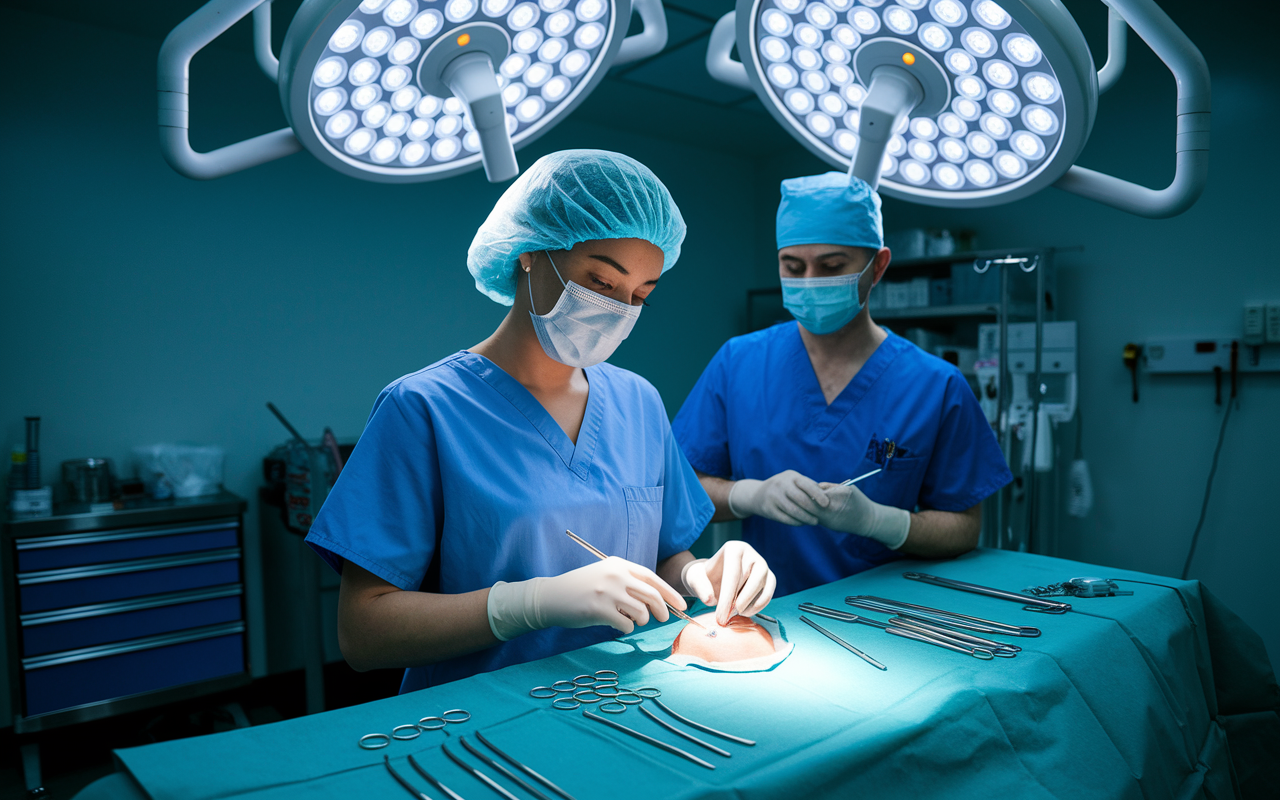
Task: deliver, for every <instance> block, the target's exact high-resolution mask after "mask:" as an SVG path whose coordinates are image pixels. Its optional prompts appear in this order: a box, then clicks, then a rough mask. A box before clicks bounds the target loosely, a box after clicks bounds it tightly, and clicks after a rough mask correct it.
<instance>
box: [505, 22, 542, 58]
mask: <svg viewBox="0 0 1280 800" xmlns="http://www.w3.org/2000/svg"><path fill="white" fill-rule="evenodd" d="M541 46H542V31H540V30H538V29H537V28H528V29H526V30H523V31H520V32H519V33H517V34H516V35H515V36H512V37H511V49H513V50H515V51H516V52H517V53H532V52H533V51H534V50H537V49H538V48H539V47H541Z"/></svg>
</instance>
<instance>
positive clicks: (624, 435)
mask: <svg viewBox="0 0 1280 800" xmlns="http://www.w3.org/2000/svg"><path fill="white" fill-rule="evenodd" d="M586 375H587V380H588V382H589V383H590V389H589V392H588V396H587V407H586V414H585V416H584V417H583V420H582V429H581V431H580V432H579V433H578V442H577V445H576V446H575V445H574V443H573V442H572V441H571V440H570V439H569V437H568V436H567V435H566V434H565V432H564V430H563V429H562V428H561V427H560V425H559V424H558V423H556V421H555V420H554V419H553V418H552V417H551V415H550V414H548V413H547V411H546V409H545V408H543V406H542V404H541V403H539V402H538V401H537V399H535V398H534V396H533V395H532V394H530V393H529V391H528V390H527V389H525V388H524V386H522V385H521V384H520V383H519V382H518V381H516V380H515V379H514V378H512V377H511V376H510V375H508V374H507V373H506V372H503V371H502V369H501V368H499V367H498V366H497V365H495V364H494V363H493V362H492V361H490V360H488V359H487V358H484V357H483V356H479V355H476V354H474V353H470V352H466V351H463V352H460V353H456V354H454V355H452V356H450V357H448V358H446V359H444V360H442V361H440V362H438V363H436V364H433V365H431V366H429V367H427V368H426V369H423V370H421V371H419V372H415V373H413V374H412V375H407V376H405V377H403V378H401V379H400V380H398V381H396V382H395V383H393V384H391V385H390V386H388V387H387V388H386V389H384V390H383V391H382V393H381V394H380V395H379V396H378V400H377V402H376V403H374V406H373V411H372V413H371V414H370V416H369V422H368V424H367V425H366V427H365V429H364V433H363V434H362V435H361V436H360V441H359V443H358V444H357V445H356V448H355V450H354V451H353V452H352V454H351V458H350V460H348V461H347V463H346V466H345V467H344V468H343V470H342V474H341V475H340V476H339V477H338V480H337V482H336V484H335V485H334V487H333V491H332V492H330V494H329V496H328V498H327V499H326V500H325V502H324V506H323V507H322V508H321V509H320V513H319V514H317V515H316V520H315V523H314V524H313V525H312V526H311V532H310V533H309V534H308V535H307V542H308V543H309V544H310V545H311V546H312V547H313V548H315V550H316V552H318V553H319V554H320V556H321V557H322V558H324V560H325V561H326V562H328V563H329V565H330V566H332V567H333V568H334V569H335V570H337V571H339V572H341V571H342V565H343V561H344V560H345V561H350V562H351V563H353V564H357V565H359V566H360V567H363V568H364V569H366V570H368V571H369V572H372V573H373V574H375V575H377V576H379V577H380V578H382V579H383V580H385V581H387V582H389V583H391V584H392V585H394V586H396V587H397V588H400V589H403V590H406V591H415V590H421V591H429V592H439V593H444V594H457V593H462V592H470V591H474V590H477V589H484V588H487V587H490V586H492V585H493V584H494V583H496V582H497V581H523V580H528V579H530V578H535V577H550V576H554V575H560V574H562V573H564V572H567V571H569V570H572V569H577V568H578V567H582V566H586V565H587V564H590V563H593V562H594V561H595V560H596V559H595V557H594V556H592V555H591V554H590V553H588V552H587V551H586V550H584V549H583V548H582V547H580V546H579V545H577V544H575V543H574V542H573V541H572V540H571V539H569V537H567V536H565V533H564V532H565V530H566V529H568V530H572V531H573V532H574V533H576V534H578V535H579V536H581V537H582V538H583V539H586V540H587V541H588V542H590V543H591V544H593V545H595V546H596V547H597V548H599V549H600V550H602V551H603V552H605V553H606V554H608V555H614V556H620V557H622V558H625V559H627V560H628V561H633V562H635V563H637V564H641V565H643V566H646V567H649V568H650V569H654V568H655V567H656V566H657V564H658V562H660V561H662V560H663V559H666V558H668V557H670V556H672V555H674V554H676V553H679V552H681V551H683V550H687V549H689V546H690V545H691V544H693V542H694V541H695V540H696V539H697V538H698V536H699V534H701V533H702V529H703V528H704V527H706V524H707V522H708V521H709V520H710V519H711V515H712V514H713V513H714V508H713V506H712V504H711V500H710V498H708V497H707V495H706V492H704V491H703V489H702V486H701V484H700V483H699V482H698V478H697V476H696V475H695V474H694V472H693V470H692V469H691V468H690V467H689V462H688V461H686V460H685V457H684V455H683V454H682V453H681V452H680V448H679V447H678V446H677V445H676V442H675V440H674V438H673V437H672V435H671V427H670V424H669V423H668V421H667V414H666V410H665V409H664V408H663V405H662V399H661V398H660V397H659V396H658V392H657V390H656V389H654V388H653V386H652V385H650V384H649V383H648V382H647V381H645V380H644V379H643V378H640V377H639V376H637V375H635V374H633V373H630V372H627V371H626V370H622V369H618V368H617V367H613V366H610V365H608V364H600V365H598V366H594V367H587V368H586ZM616 635H618V634H617V631H615V630H614V629H612V628H610V627H607V626H595V627H591V628H576V629H569V628H558V627H557V628H549V629H546V630H541V631H534V632H532V633H526V634H524V635H522V636H517V637H516V638H514V639H512V640H511V641H509V642H504V643H501V644H499V645H497V646H494V647H491V648H489V649H487V650H481V651H479V652H476V653H471V654H468V655H464V656H459V657H457V658H453V659H450V660H448V661H444V662H440V663H436V664H431V665H428V666H425V667H413V668H410V669H408V670H406V671H405V676H404V681H403V683H402V684H401V687H400V691H401V692H402V693H403V692H407V691H412V690H415V689H421V688H424V687H426V686H432V685H437V684H441V683H445V682H447V681H452V680H457V679H458V678H464V677H467V676H469V675H474V674H476V673H479V672H488V671H490V670H495V669H499V668H501V667H505V666H508V665H510V664H519V663H522V662H525V661H532V660H534V659H538V658H543V657H545V656H550V655H555V654H557V653H562V652H565V651H567V650H573V649H577V648H580V647H585V646H587V645H591V644H596V643H598V642H601V641H604V640H605V639H609V638H612V637H614V636H616Z"/></svg>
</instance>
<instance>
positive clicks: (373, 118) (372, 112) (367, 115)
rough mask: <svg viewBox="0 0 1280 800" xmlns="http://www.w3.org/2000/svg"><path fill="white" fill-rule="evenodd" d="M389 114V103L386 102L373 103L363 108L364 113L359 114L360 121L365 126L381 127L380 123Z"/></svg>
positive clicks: (384, 120) (385, 119)
mask: <svg viewBox="0 0 1280 800" xmlns="http://www.w3.org/2000/svg"><path fill="white" fill-rule="evenodd" d="M390 116H391V105H390V104H388V103H374V104H373V105H371V106H369V107H368V108H367V109H365V112H364V114H362V115H360V122H361V123H363V124H364V126H365V127H366V128H381V127H382V124H383V123H384V122H386V121H387V119H388V118H389V117H390Z"/></svg>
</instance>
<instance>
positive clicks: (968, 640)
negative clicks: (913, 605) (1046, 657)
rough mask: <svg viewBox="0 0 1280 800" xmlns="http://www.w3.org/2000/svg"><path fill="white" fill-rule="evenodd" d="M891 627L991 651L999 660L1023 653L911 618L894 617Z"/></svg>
mask: <svg viewBox="0 0 1280 800" xmlns="http://www.w3.org/2000/svg"><path fill="white" fill-rule="evenodd" d="M889 623H890V624H891V625H898V626H900V627H903V628H911V629H912V630H916V631H919V632H920V633H923V634H925V635H926V636H936V637H939V638H943V639H949V640H951V641H954V642H955V643H956V644H959V645H967V646H969V647H978V648H981V649H983V650H990V651H991V652H992V654H993V655H995V656H996V657H997V658H1013V657H1014V656H1016V655H1018V653H1021V652H1022V648H1021V647H1018V646H1017V645H1016V644H1006V643H1005V642H997V641H995V640H993V639H983V638H982V637H981V636H973V635H972V634H968V633H963V632H961V631H954V630H950V629H948V628H943V627H942V626H940V625H932V624H930V623H928V622H921V621H920V620H918V619H911V618H910V617H894V618H892V619H890V620H889Z"/></svg>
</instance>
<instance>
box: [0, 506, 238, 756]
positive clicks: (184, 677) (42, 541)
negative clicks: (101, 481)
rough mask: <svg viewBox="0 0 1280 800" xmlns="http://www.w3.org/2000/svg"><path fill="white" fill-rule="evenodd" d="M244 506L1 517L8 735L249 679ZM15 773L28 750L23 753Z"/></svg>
mask: <svg viewBox="0 0 1280 800" xmlns="http://www.w3.org/2000/svg"><path fill="white" fill-rule="evenodd" d="M245 508H246V504H245V502H244V500H242V499H241V498H239V497H238V496H236V495H234V494H231V493H230V492H225V491H224V492H220V493H219V494H216V495H206V496H203V497H193V498H186V499H168V500H145V501H140V502H137V503H131V504H130V506H129V507H127V508H124V509H121V510H115V511H108V512H105V513H96V514H87V513H73V512H76V511H79V510H81V509H80V508H74V507H70V508H67V509H60V508H57V507H55V509H54V510H55V513H54V515H53V516H50V517H43V518H37V519H8V518H3V532H2V534H0V576H2V580H3V583H4V616H5V629H6V639H5V644H6V656H7V658H6V660H7V661H8V677H9V694H10V698H11V703H12V706H11V708H12V720H11V721H12V723H13V727H14V732H15V733H17V734H20V735H22V734H33V733H37V732H39V731H44V730H48V729H50V728H56V727H60V726H63V725H71V724H76V723H80V722H86V721H89V720H94V719H101V718H104V717H110V716H114V715H117V714H122V713H127V712H131V711H137V710H141V709H146V708H152V707H155V706H159V705H164V704H167V703H173V702H177V701H181V700H187V699H190V698H194V697H199V696H202V695H207V694H212V693H214V692H220V691H225V690H227V689H232V688H235V687H238V686H241V685H244V684H246V683H248V682H249V679H250V674H249V666H248V660H247V655H248V646H247V643H248V630H247V628H248V625H247V615H246V613H245V592H244V586H245V584H244V573H245V570H244V535H243V529H244V523H243V515H244V511H245ZM23 751H24V753H23V755H24V766H25V767H26V768H27V771H28V777H29V778H30V777H31V770H32V769H34V770H35V771H37V772H38V750H36V748H35V745H34V742H28V743H26V744H24V746H23Z"/></svg>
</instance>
